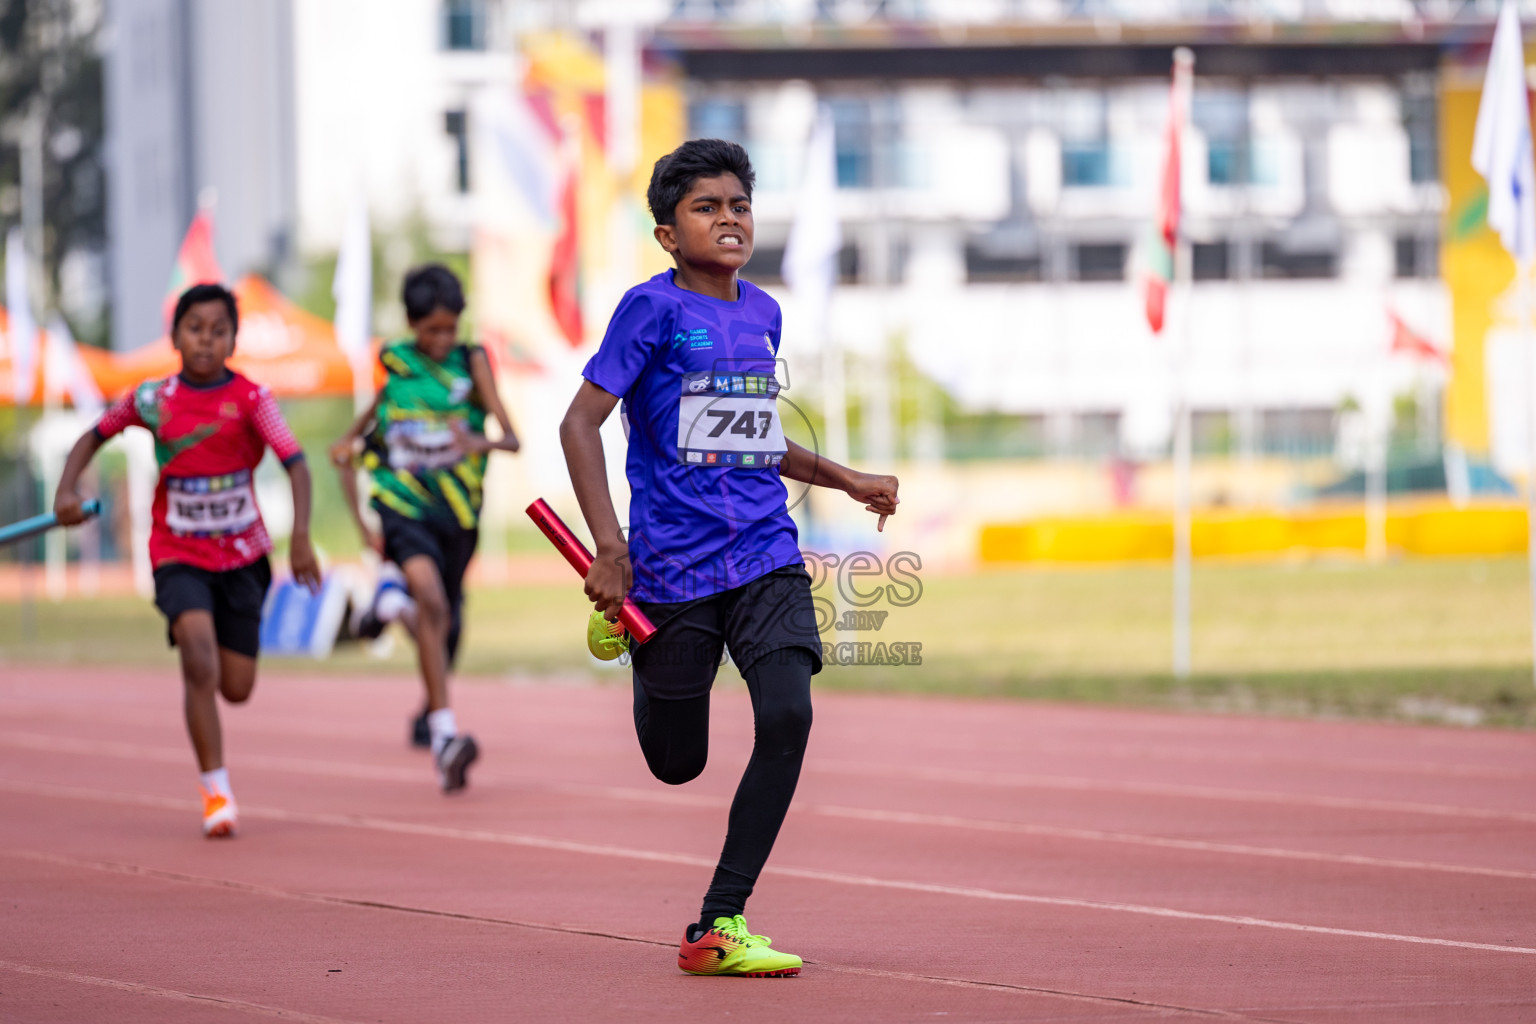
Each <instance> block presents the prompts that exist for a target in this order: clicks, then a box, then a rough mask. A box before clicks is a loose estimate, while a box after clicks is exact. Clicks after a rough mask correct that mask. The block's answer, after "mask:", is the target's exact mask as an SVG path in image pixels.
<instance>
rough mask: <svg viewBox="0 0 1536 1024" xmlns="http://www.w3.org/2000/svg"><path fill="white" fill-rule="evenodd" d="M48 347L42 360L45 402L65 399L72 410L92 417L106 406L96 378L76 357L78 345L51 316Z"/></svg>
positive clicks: (66, 327) (66, 326) (65, 326)
mask: <svg viewBox="0 0 1536 1024" xmlns="http://www.w3.org/2000/svg"><path fill="white" fill-rule="evenodd" d="M45 340H46V342H47V345H48V348H47V350H46V351H45V353H44V357H43V395H44V399H45V401H47V402H49V403H54V402H59V401H61V400H62V399H64V398H68V399H69V400H70V401H71V402H73V403H74V406H75V408H76V409H78V410H79V411H80V412H82V413H84V414H85V415H86V416H90V417H95V416H99V415H100V414H101V411H102V409H104V408H105V407H106V401H105V400H104V399H103V398H102V395H101V388H99V387H97V386H96V378H94V377H92V376H91V369H90V367H88V366H87V365H86V364H85V359H84V358H82V357H81V355H80V346H79V345H77V344H76V343H75V336H74V334H72V333H70V330H69V324H67V323H65V322H64V318H63V317H61V316H58V315H55V316H54V317H53V319H52V320H50V321H48V334H47V338H46V339H45Z"/></svg>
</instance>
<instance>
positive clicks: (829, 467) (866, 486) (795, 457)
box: [779, 441, 901, 532]
mask: <svg viewBox="0 0 1536 1024" xmlns="http://www.w3.org/2000/svg"><path fill="white" fill-rule="evenodd" d="M786 443H787V445H788V447H789V451H788V453H787V454H786V455H785V456H784V461H783V462H781V463H779V473H780V474H781V475H783V476H786V477H788V478H789V479H791V480H798V481H799V482H800V483H803V484H813V485H815V486H817V487H830V488H832V489H833V490H837V491H843V492H844V493H846V494H847V495H848V497H850V498H852V499H853V500H854V501H859V502H863V503H864V508H865V509H866V510H868V511H870V512H873V513H874V514H875V515H877V516H879V517H880V522H879V523H878V524H877V525H876V527H875V529H877V530H880V531H882V532H884V530H885V520H886V517H887V516H893V515H895V514H896V506H897V505H899V504H901V499H900V498H899V497H897V495H896V491H897V488H898V486H899V481H898V480H897V479H896V478H895V477H894V476H883V475H881V474H878V473H860V472H859V471H858V470H856V469H849V468H848V467H847V466H840V465H838V464H837V463H835V462H833V461H832V460H831V459H829V458H827V457H826V456H824V455H817V454H816V453H815V452H813V451H810V450H809V449H806V448H802V447H801V446H800V445H798V444H795V442H793V441H786Z"/></svg>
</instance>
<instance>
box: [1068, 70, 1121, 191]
mask: <svg viewBox="0 0 1536 1024" xmlns="http://www.w3.org/2000/svg"><path fill="white" fill-rule="evenodd" d="M1055 114H1056V119H1057V124H1058V126H1059V129H1060V132H1061V183H1062V184H1063V185H1066V186H1069V187H1078V188H1103V187H1104V186H1107V185H1120V184H1124V183H1125V181H1126V180H1127V176H1126V174H1125V171H1126V168H1125V167H1123V166H1122V165H1121V164H1122V161H1121V160H1120V159H1119V158H1118V157H1119V154H1118V153H1117V152H1116V150H1115V147H1113V146H1111V145H1110V141H1109V117H1108V100H1107V99H1106V97H1105V95H1104V93H1103V92H1100V91H1097V90H1090V89H1069V90H1062V91H1061V92H1060V93H1059V94H1058V95H1057V97H1056V103H1055Z"/></svg>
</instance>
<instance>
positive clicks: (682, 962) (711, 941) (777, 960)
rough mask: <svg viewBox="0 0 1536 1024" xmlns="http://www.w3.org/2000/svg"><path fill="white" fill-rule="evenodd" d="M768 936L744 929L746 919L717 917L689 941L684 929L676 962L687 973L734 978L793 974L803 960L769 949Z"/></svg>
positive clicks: (772, 976)
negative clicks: (705, 930) (709, 925)
mask: <svg viewBox="0 0 1536 1024" xmlns="http://www.w3.org/2000/svg"><path fill="white" fill-rule="evenodd" d="M772 942H773V940H772V939H770V938H768V936H766V935H753V934H752V933H751V932H749V931H747V919H746V918H744V917H742V916H741V915H740V914H737V915H736V916H735V917H717V918H715V925H714V927H713V928H711V929H710V930H709V931H707V932H705V933H704V934H703V935H700V936H699V937H698V938H697V939H694V940H693V941H691V942H690V941H689V940H688V936H687V934H686V933H685V934H684V936H683V946H682V948H681V949H679V950H678V952H677V966H678V967H680V968H681V969H682V970H684V971H685V972H687V973H688V974H718V975H728V976H731V977H737V978H793V977H794V976H795V975H797V974H799V973H800V968H801V967H803V966H804V965H805V961H803V960H801V959H800V958H799V957H797V956H795V955H794V954H793V953H780V952H779V951H778V950H776V949H773V948H772V946H771V943H772Z"/></svg>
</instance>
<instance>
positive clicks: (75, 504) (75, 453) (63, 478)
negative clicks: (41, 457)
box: [53, 427, 104, 526]
mask: <svg viewBox="0 0 1536 1024" xmlns="http://www.w3.org/2000/svg"><path fill="white" fill-rule="evenodd" d="M103 443H104V442H103V441H102V440H101V435H100V434H98V433H96V429H95V428H94V427H92V428H91V429H90V430H87V431H86V432H85V433H83V434H81V435H80V440H78V441H76V442H75V446H74V447H73V448H71V449H70V450H69V458H67V459H65V460H64V471H63V472H62V473H60V474H59V486H58V487H57V488H56V489H55V490H54V492H53V514H54V515H55V516H57V517H58V520H59V523H60V524H61V525H63V526H74V525H75V524H76V523H83V522H85V510H84V509H83V508H81V502H82V500H83V499H82V498H81V497H80V494H79V492H78V491H77V490H76V487H77V486H78V485H79V483H80V474H81V473H84V472H85V467H86V466H89V465H90V464H91V460H92V459H93V458H95V457H96V452H97V451H99V450H100V448H101V446H102V444H103Z"/></svg>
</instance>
